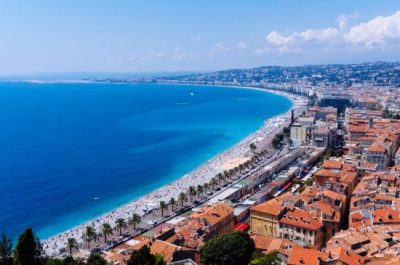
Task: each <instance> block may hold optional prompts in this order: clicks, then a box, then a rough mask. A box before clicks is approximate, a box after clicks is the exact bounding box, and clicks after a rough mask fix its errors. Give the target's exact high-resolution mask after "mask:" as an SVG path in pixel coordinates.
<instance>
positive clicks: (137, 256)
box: [128, 245, 166, 265]
mask: <svg viewBox="0 0 400 265" xmlns="http://www.w3.org/2000/svg"><path fill="white" fill-rule="evenodd" d="M128 265H166V263H165V261H164V258H163V257H162V256H160V255H153V254H151V252H150V247H149V246H148V245H144V246H143V247H141V248H140V249H139V250H134V251H133V252H132V255H131V257H130V258H129V260H128Z"/></svg>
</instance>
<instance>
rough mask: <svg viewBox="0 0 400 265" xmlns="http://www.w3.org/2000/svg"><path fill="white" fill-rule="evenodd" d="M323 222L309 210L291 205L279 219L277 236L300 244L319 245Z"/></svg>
mask: <svg viewBox="0 0 400 265" xmlns="http://www.w3.org/2000/svg"><path fill="white" fill-rule="evenodd" d="M322 227H323V223H322V222H321V221H320V220H319V219H318V218H316V217H314V216H312V215H311V214H310V213H309V212H307V211H305V210H302V209H299V208H296V207H291V208H289V209H288V210H287V212H286V213H285V214H284V215H283V217H282V218H281V219H280V220H279V237H280V238H283V239H288V240H292V241H294V242H295V243H297V244H299V245H301V246H315V247H321V246H322V245H323V244H324V241H323V230H322Z"/></svg>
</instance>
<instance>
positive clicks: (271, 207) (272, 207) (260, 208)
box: [250, 201, 286, 216]
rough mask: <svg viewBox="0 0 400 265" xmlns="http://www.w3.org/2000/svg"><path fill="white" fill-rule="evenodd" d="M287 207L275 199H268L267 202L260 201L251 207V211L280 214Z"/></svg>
mask: <svg viewBox="0 0 400 265" xmlns="http://www.w3.org/2000/svg"><path fill="white" fill-rule="evenodd" d="M285 208H286V207H284V206H282V205H280V204H279V203H277V202H275V201H268V202H265V203H260V204H258V205H255V206H253V207H251V208H250V210H251V211H256V212H262V213H266V214H270V215H275V216H278V215H279V214H281V213H282V212H283V211H284V210H285Z"/></svg>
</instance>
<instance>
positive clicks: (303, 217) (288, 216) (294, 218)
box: [279, 208, 322, 231]
mask: <svg viewBox="0 0 400 265" xmlns="http://www.w3.org/2000/svg"><path fill="white" fill-rule="evenodd" d="M279 223H282V224H286V225H291V226H296V227H301V228H305V229H308V230H314V231H315V230H318V229H319V228H321V227H322V222H321V221H320V220H316V218H314V217H313V216H312V215H311V214H310V213H308V212H307V211H304V210H301V209H298V208H292V209H290V210H289V211H287V212H286V213H285V215H284V216H283V217H282V218H281V220H279Z"/></svg>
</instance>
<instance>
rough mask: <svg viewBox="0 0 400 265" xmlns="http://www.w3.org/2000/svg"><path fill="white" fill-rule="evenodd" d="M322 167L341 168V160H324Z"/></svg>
mask: <svg viewBox="0 0 400 265" xmlns="http://www.w3.org/2000/svg"><path fill="white" fill-rule="evenodd" d="M322 167H323V168H325V169H341V168H342V161H340V160H325V161H324V163H323V164H322Z"/></svg>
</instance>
